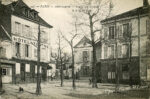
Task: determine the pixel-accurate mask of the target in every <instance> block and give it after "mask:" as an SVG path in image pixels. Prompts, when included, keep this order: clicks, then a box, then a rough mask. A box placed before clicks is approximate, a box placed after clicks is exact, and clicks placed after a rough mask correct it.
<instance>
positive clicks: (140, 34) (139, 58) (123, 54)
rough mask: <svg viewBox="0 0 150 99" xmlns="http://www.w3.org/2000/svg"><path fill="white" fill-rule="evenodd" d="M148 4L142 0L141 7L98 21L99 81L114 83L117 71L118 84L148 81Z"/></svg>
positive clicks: (149, 72) (149, 66) (149, 45)
mask: <svg viewBox="0 0 150 99" xmlns="http://www.w3.org/2000/svg"><path fill="white" fill-rule="evenodd" d="M149 7H150V6H149V4H148V1H147V0H143V6H142V7H139V8H136V9H133V10H130V11H127V12H125V13H122V14H119V15H116V16H113V17H110V18H107V19H104V20H102V21H101V24H102V27H103V32H102V34H101V37H100V41H99V42H98V43H99V44H97V50H99V51H97V53H98V54H97V60H98V63H97V66H99V67H100V69H99V70H100V77H99V78H100V79H101V81H102V82H109V83H115V81H116V74H117V75H119V80H120V82H121V83H129V81H130V79H131V78H132V79H133V81H135V83H136V84H137V83H140V82H141V81H148V80H150V38H149V37H150V20H149V11H150V10H149V9H150V8H149ZM116 64H117V65H116ZM117 72H118V73H117Z"/></svg>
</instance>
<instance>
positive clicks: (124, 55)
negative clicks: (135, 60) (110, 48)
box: [122, 44, 129, 58]
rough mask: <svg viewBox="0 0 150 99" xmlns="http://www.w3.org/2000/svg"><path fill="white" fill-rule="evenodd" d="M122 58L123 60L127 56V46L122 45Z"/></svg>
mask: <svg viewBox="0 0 150 99" xmlns="http://www.w3.org/2000/svg"><path fill="white" fill-rule="evenodd" d="M122 56H123V57H124V58H126V57H128V56H129V46H128V45H127V44H124V45H123V48H122Z"/></svg>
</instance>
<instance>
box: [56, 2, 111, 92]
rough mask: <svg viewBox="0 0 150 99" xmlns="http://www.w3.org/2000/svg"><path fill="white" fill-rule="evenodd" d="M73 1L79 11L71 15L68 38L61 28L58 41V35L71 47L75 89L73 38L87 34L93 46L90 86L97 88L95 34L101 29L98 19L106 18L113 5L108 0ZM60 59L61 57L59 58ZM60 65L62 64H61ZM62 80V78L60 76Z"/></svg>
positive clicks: (60, 50)
mask: <svg viewBox="0 0 150 99" xmlns="http://www.w3.org/2000/svg"><path fill="white" fill-rule="evenodd" d="M74 3H75V4H76V5H79V7H78V8H77V10H78V11H79V12H75V13H73V14H71V15H72V18H73V20H74V21H73V22H72V24H71V25H72V26H73V27H74V29H73V30H72V31H71V32H69V34H70V39H68V38H67V37H66V35H64V34H67V33H63V32H62V30H59V31H58V34H59V35H58V38H59V40H58V41H60V39H61V38H60V35H61V37H62V38H63V39H64V40H65V41H66V42H67V43H68V45H69V46H70V48H71V55H72V56H71V57H72V78H73V80H72V87H73V88H74V89H75V75H74V74H75V73H74V51H73V45H74V44H73V40H74V39H75V37H77V36H79V35H83V34H84V35H86V36H89V37H90V39H91V43H92V48H93V52H92V55H93V62H92V87H93V88H97V78H96V63H97V59H96V44H95V41H96V39H95V37H96V36H97V35H96V34H100V33H101V31H102V27H101V26H100V21H101V20H102V19H104V18H107V17H109V16H110V14H111V11H112V8H113V5H112V2H111V1H110V0H107V1H104V0H87V1H86V0H82V1H78V0H74ZM60 47H61V45H60V43H58V50H59V53H61V52H62V49H60ZM60 60H61V59H60ZM61 67H62V66H61ZM60 71H61V75H63V73H62V68H61V70H60ZM61 82H62V78H61Z"/></svg>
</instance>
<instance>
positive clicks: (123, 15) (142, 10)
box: [101, 6, 150, 23]
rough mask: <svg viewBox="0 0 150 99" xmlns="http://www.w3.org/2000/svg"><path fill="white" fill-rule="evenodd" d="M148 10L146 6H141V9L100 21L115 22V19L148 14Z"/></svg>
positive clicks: (149, 7)
mask: <svg viewBox="0 0 150 99" xmlns="http://www.w3.org/2000/svg"><path fill="white" fill-rule="evenodd" d="M149 10H150V6H147V7H144V6H142V7H139V8H136V9H133V10H130V11H127V12H125V13H121V14H119V15H116V16H113V17H110V18H107V19H104V20H102V21H101V23H104V22H108V21H112V20H116V19H121V18H126V17H132V16H137V15H139V14H140V15H143V14H148V12H149Z"/></svg>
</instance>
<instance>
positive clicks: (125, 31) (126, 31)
mask: <svg viewBox="0 0 150 99" xmlns="http://www.w3.org/2000/svg"><path fill="white" fill-rule="evenodd" d="M123 36H124V37H128V36H129V23H127V24H123Z"/></svg>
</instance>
